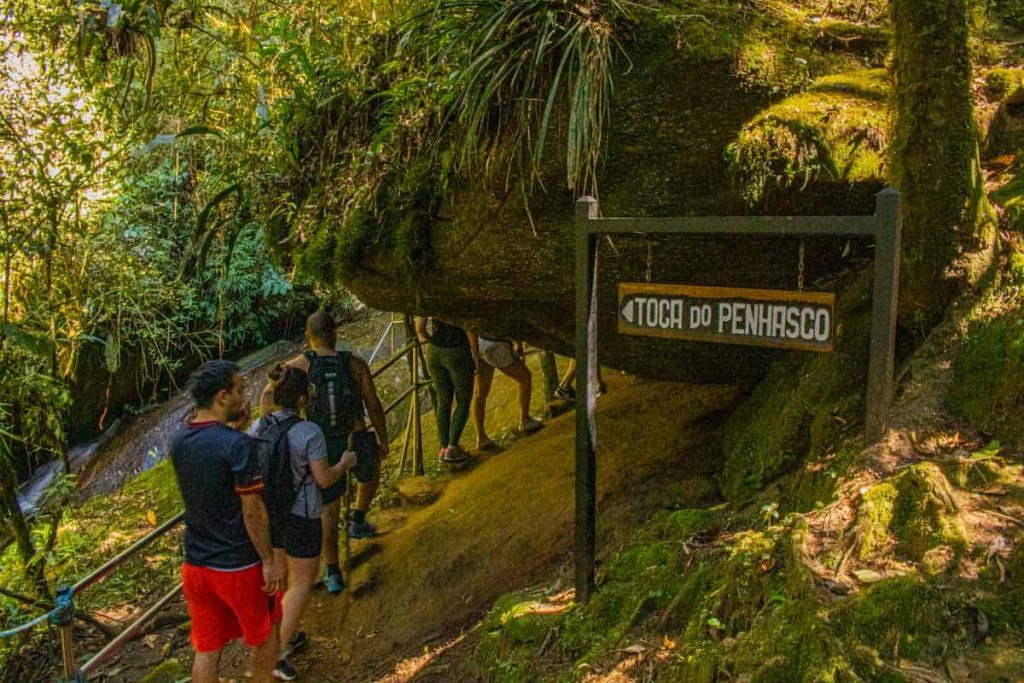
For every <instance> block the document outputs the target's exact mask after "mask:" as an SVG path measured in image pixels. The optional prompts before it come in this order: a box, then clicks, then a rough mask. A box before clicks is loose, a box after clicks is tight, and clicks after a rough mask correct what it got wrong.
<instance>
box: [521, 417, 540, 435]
mask: <svg viewBox="0 0 1024 683" xmlns="http://www.w3.org/2000/svg"><path fill="white" fill-rule="evenodd" d="M543 426H544V423H543V422H541V421H540V420H535V419H534V418H532V417H528V418H526V419H525V420H523V421H522V422H520V423H519V431H521V432H522V433H523V434H533V433H534V432H535V431H537V430H538V429H540V428H541V427H543Z"/></svg>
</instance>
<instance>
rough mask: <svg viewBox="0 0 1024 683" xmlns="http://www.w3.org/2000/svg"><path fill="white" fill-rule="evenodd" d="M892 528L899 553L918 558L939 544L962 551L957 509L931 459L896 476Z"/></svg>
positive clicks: (962, 535) (963, 540)
mask: <svg viewBox="0 0 1024 683" xmlns="http://www.w3.org/2000/svg"><path fill="white" fill-rule="evenodd" d="M895 486H896V499H895V502H894V504H893V509H892V530H893V535H894V536H895V537H896V540H897V542H898V544H899V545H898V550H899V551H900V553H901V554H903V555H905V556H907V557H909V558H910V559H913V560H921V559H922V557H924V555H925V553H926V552H928V551H929V550H931V549H932V548H936V547H939V546H948V547H950V548H952V549H953V550H954V551H957V552H962V551H963V550H965V549H966V547H967V532H966V531H965V530H964V526H963V521H962V520H961V518H960V515H959V512H958V510H957V505H956V502H955V500H954V498H953V491H952V488H951V487H950V485H949V481H948V480H947V479H946V475H944V474H943V473H942V470H941V469H939V467H938V466H937V465H935V464H934V463H929V462H925V463H919V464H917V465H914V466H913V467H911V468H910V469H908V470H906V471H905V472H903V473H902V474H900V475H899V477H898V478H897V479H896V483H895Z"/></svg>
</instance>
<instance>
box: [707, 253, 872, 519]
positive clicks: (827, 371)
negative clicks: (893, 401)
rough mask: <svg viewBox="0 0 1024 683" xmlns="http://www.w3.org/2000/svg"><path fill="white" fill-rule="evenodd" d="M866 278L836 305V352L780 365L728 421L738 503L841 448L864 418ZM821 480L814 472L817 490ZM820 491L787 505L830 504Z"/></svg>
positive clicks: (726, 487) (727, 478) (733, 495)
mask: <svg viewBox="0 0 1024 683" xmlns="http://www.w3.org/2000/svg"><path fill="white" fill-rule="evenodd" d="M868 275H869V274H868V273H864V274H862V275H861V276H860V277H859V278H858V279H857V280H856V281H855V283H853V285H851V286H850V287H849V288H848V289H847V290H846V291H845V292H844V293H843V294H842V296H840V298H839V301H838V304H837V309H836V319H837V320H838V321H841V322H839V324H838V325H837V326H836V333H835V346H834V349H833V352H832V353H827V354H813V355H811V354H806V355H802V356H793V357H790V358H788V359H786V360H784V361H782V362H779V363H777V364H776V365H775V366H774V367H773V368H772V369H771V371H770V372H769V374H768V376H767V377H766V378H765V379H764V381H762V382H761V383H760V384H759V385H758V386H757V388H756V389H755V390H754V392H753V393H752V394H751V396H750V398H749V399H747V401H745V402H744V403H743V405H741V406H740V407H739V409H738V410H736V412H735V413H734V414H733V415H732V417H731V418H730V419H729V422H728V423H727V425H726V430H725V436H724V439H723V450H724V453H725V468H724V470H723V472H722V475H721V485H722V492H723V493H724V494H725V496H726V497H727V498H728V499H729V500H730V501H731V502H732V503H733V504H735V505H738V504H741V503H743V502H745V501H747V500H749V499H750V498H751V497H752V496H753V495H754V494H755V493H756V492H757V491H758V490H760V489H761V488H763V487H764V486H766V485H767V484H768V483H770V482H771V481H773V480H775V479H777V478H778V477H780V476H782V475H785V474H788V473H791V472H794V471H797V470H799V469H800V468H802V467H803V466H804V464H805V463H806V462H807V461H808V459H810V458H814V457H817V456H820V455H823V454H824V453H826V451H828V450H829V449H830V448H831V447H833V446H835V445H837V444H838V442H839V439H840V437H841V435H842V432H843V430H844V428H845V427H846V426H847V425H850V424H852V423H857V422H859V421H860V420H861V419H862V415H863V409H864V394H863V392H864V382H865V377H866V368H867V348H868V335H869V331H868V328H869V325H868V323H869V320H870V315H871V303H870V302H871V299H870V286H869V283H870V278H869V277H868ZM822 469H824V468H822ZM834 474H835V473H834V472H833V475H834ZM821 475H822V473H821V472H820V471H816V472H815V473H814V478H815V479H816V480H818V482H819V483H820V482H821V481H822V477H821ZM832 479H834V477H830V478H829V481H831V480H832ZM819 489H820V487H811V488H810V489H809V490H808V491H807V495H806V496H804V497H803V498H804V499H803V500H792V501H788V502H790V503H791V504H792V505H793V506H794V507H797V508H804V509H806V508H809V507H811V506H813V504H814V503H815V502H816V501H817V500H827V495H825V494H826V493H827V492H824V491H821V490H819Z"/></svg>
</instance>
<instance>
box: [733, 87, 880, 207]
mask: <svg viewBox="0 0 1024 683" xmlns="http://www.w3.org/2000/svg"><path fill="white" fill-rule="evenodd" d="M889 91H890V85H889V76H888V74H887V73H886V71H885V70H884V69H873V70H867V71H859V72H853V73H845V74H838V75H833V76H825V77H822V78H819V79H818V80H816V81H814V82H813V83H812V84H811V85H810V87H809V88H808V89H807V90H806V92H802V93H800V94H798V95H793V96H791V97H788V98H786V99H784V100H782V101H781V102H779V103H778V104H776V105H773V106H771V107H769V108H768V109H766V110H764V111H763V112H762V113H761V114H759V115H758V116H757V117H755V118H754V120H752V121H751V122H750V123H748V124H747V125H746V126H744V127H743V130H741V131H740V133H739V135H738V136H737V138H736V141H735V142H733V143H732V144H730V145H729V146H728V147H727V148H726V157H727V158H728V160H729V171H730V174H731V175H732V177H733V178H734V180H735V182H737V183H738V185H739V189H740V193H741V194H742V196H743V197H744V199H746V200H747V202H749V203H750V204H752V205H757V204H762V203H770V201H769V200H771V199H776V200H777V201H778V199H779V198H780V197H785V196H786V194H787V193H792V191H793V190H794V189H797V188H803V187H806V186H807V185H808V184H810V183H824V184H833V185H836V186H837V187H848V186H850V185H853V184H858V183H867V184H868V185H870V184H871V183H875V184H876V187H877V188H878V189H881V184H882V183H881V179H882V178H883V177H884V175H885V148H886V118H887V107H886V101H887V99H888V97H889Z"/></svg>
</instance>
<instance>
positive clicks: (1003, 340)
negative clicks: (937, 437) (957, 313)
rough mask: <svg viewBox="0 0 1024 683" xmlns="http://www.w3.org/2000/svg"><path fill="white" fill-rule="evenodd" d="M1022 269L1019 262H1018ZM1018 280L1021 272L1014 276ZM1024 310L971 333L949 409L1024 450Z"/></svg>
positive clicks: (982, 323)
mask: <svg viewBox="0 0 1024 683" xmlns="http://www.w3.org/2000/svg"><path fill="white" fill-rule="evenodd" d="M1017 262H1018V267H1019V257H1018V259H1017ZM1011 272H1012V273H1013V274H1012V275H1011V277H1012V278H1017V277H1020V271H1019V270H1013V271H1011ZM1022 320H1024V310H1022V309H1020V308H1014V309H1011V310H1009V311H1008V312H1006V313H1004V314H1003V315H1001V316H999V317H997V318H994V319H991V320H975V321H973V322H972V323H971V324H970V326H969V327H968V330H967V333H966V334H965V335H964V338H963V340H962V344H961V348H960V350H959V352H958V353H957V356H956V360H955V361H954V363H953V385H952V387H951V388H950V392H949V399H948V400H949V405H950V408H951V409H952V410H953V411H954V412H955V413H957V414H959V415H960V416H962V417H964V418H966V419H968V420H969V421H970V422H971V423H972V424H974V425H975V426H977V427H978V428H980V429H983V430H985V431H986V432H989V433H990V434H993V435H994V436H995V437H996V438H998V439H999V440H1000V441H1001V442H1003V443H1004V444H1010V445H1013V446H1020V445H1022V444H1024V414H1022V413H1021V410H1020V406H1021V404H1022V401H1024V322H1022Z"/></svg>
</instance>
